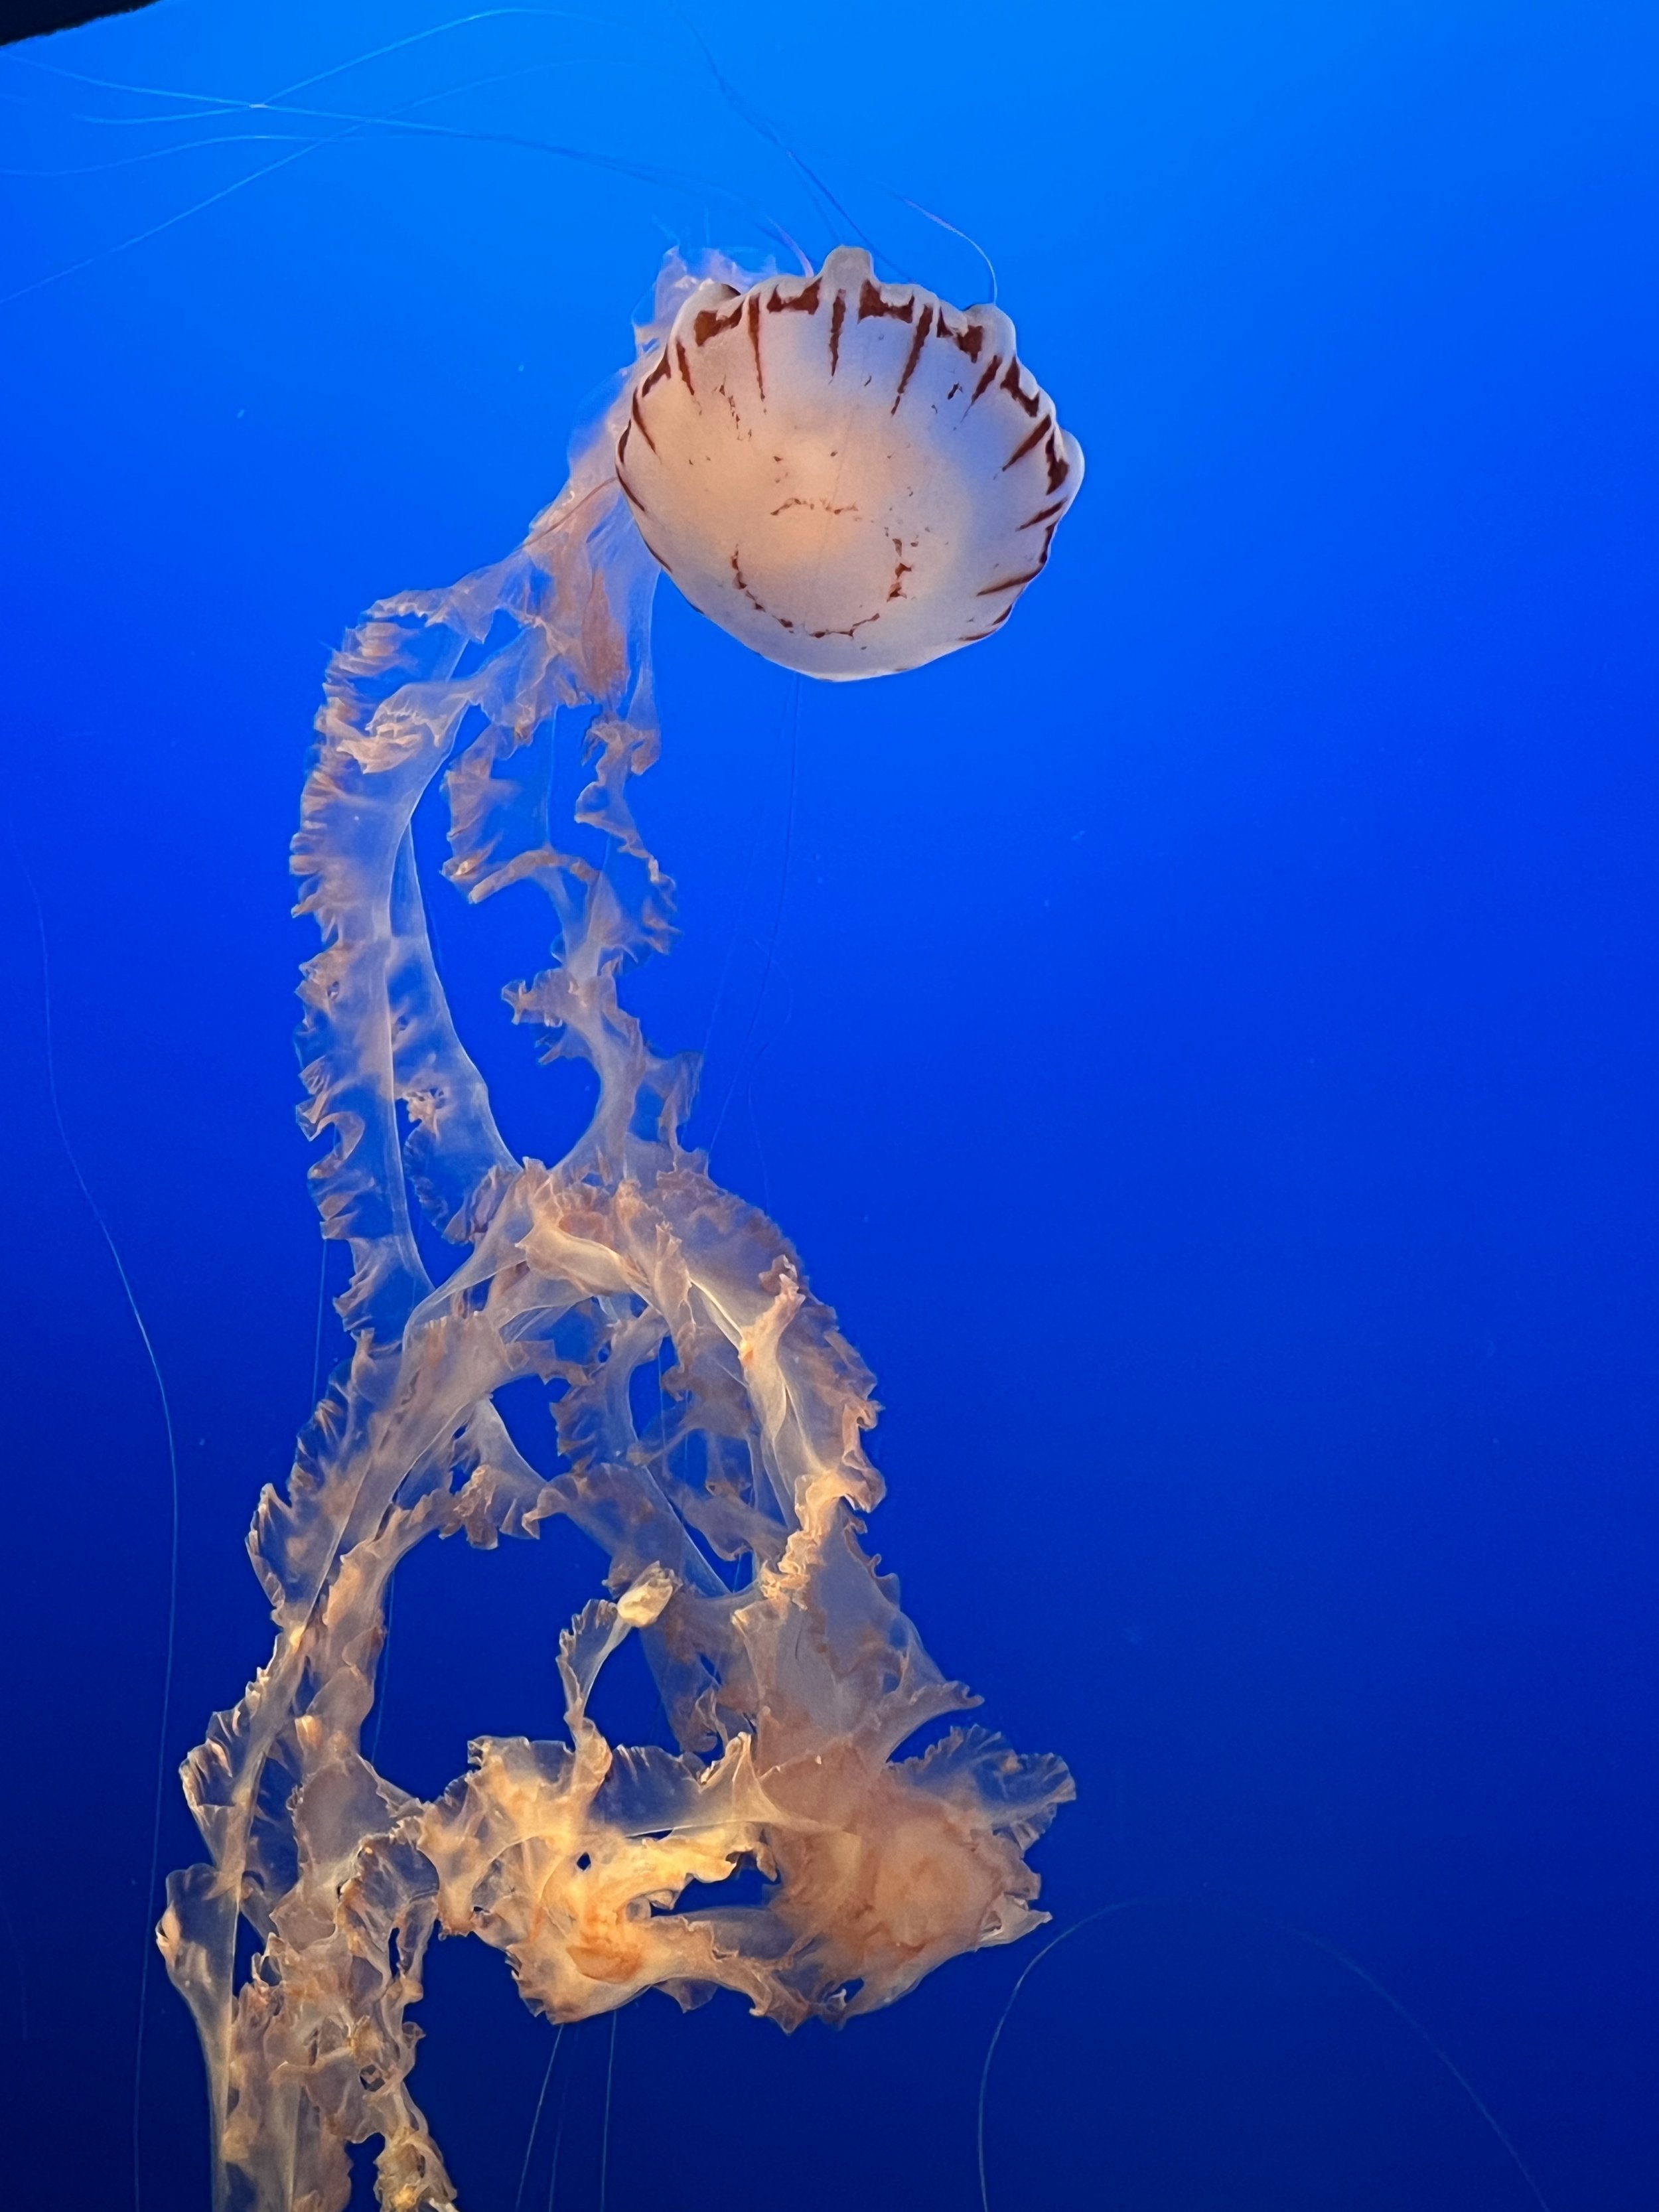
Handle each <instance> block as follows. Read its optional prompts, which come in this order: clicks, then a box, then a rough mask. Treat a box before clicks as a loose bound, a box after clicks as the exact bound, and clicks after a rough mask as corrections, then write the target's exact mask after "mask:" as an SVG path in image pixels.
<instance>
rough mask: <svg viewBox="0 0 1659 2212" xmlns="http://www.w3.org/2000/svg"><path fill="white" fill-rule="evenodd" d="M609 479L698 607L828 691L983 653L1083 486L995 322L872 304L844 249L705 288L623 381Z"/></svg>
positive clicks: (1068, 446)
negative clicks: (811, 271)
mask: <svg viewBox="0 0 1659 2212" xmlns="http://www.w3.org/2000/svg"><path fill="white" fill-rule="evenodd" d="M617 473H618V476H619V477H620V478H621V482H622V486H623V491H624V492H625V493H626V494H627V495H628V497H629V500H630V501H632V503H633V506H634V509H635V517H636V519H637V520H638V523H639V526H640V532H641V536H642V537H643V538H644V539H645V541H646V543H647V545H649V546H650V548H651V550H652V551H653V553H654V554H655V555H656V556H657V558H658V560H659V561H660V562H661V563H662V565H663V567H664V568H666V569H667V571H668V573H669V574H670V575H671V576H672V577H673V579H674V580H675V582H676V583H677V584H678V586H679V587H680V589H681V591H683V592H684V594H685V596H686V598H687V599H690V602H691V604H692V605H693V606H695V607H696V608H698V609H700V610H701V611H702V613H704V614H706V615H707V616H708V617H709V619H710V620H711V621H713V622H717V623H720V627H721V628H722V629H727V630H730V631H731V633H732V635H733V636H734V637H737V638H740V639H741V640H742V641H743V642H744V644H745V645H747V646H751V647H753V648H754V650H755V651H756V652H757V653H764V654H765V655H766V657H767V659H769V660H776V661H781V663H782V664H783V665H784V666H785V667H786V668H796V669H799V670H800V671H802V672H803V674H805V675H808V676H818V677H827V678H831V679H838V680H844V679H847V678H853V677H859V676H886V675H891V674H894V673H896V671H899V670H901V669H906V668H918V667H920V666H921V664H922V663H923V662H924V661H928V660H935V659H938V658H939V655H940V654H941V653H954V652H956V651H957V648H958V647H961V646H964V645H973V644H975V643H976V642H977V641H979V640H980V639H981V638H984V637H988V636H989V635H990V634H991V632H992V631H993V630H994V629H998V628H999V627H1000V625H1001V624H1002V623H1005V622H1006V620H1007V618H1008V616H1009V614H1010V612H1011V611H1012V608H1013V605H1014V602H1015V600H1016V599H1018V597H1019V594H1020V592H1022V591H1024V588H1025V586H1026V585H1027V584H1029V583H1030V582H1031V580H1032V579H1033V578H1034V577H1036V575H1037V574H1040V572H1041V570H1042V566H1043V563H1044V562H1046V561H1047V560H1048V549H1049V546H1050V545H1051V544H1053V542H1054V532H1055V531H1056V529H1057V528H1058V527H1059V525H1060V517H1061V516H1062V515H1063V514H1064V513H1065V512H1066V508H1067V507H1069V506H1070V505H1071V503H1072V501H1073V499H1074V498H1075V496H1076V495H1077V490H1078V487H1079V484H1080V483H1082V481H1083V454H1082V451H1081V449H1080V448H1079V446H1078V444H1077V441H1076V440H1075V439H1073V438H1070V437H1068V436H1067V435H1066V432H1065V431H1064V430H1062V429H1061V428H1060V425H1059V422H1058V421H1057V420H1056V417H1055V415H1054V403H1053V401H1052V400H1051V399H1050V398H1048V394H1047V393H1046V392H1043V391H1042V389H1041V387H1040V386H1038V385H1037V383H1036V380H1035V379H1034V378H1033V377H1032V376H1031V375H1030V374H1029V373H1028V371H1027V370H1026V369H1025V368H1024V367H1023V366H1022V365H1021V363H1020V362H1019V359H1018V356H1017V355H1016V353H1015V350H1014V331H1013V325H1012V323H1010V321H1009V320H1008V318H1007V317H1006V315H1005V314H1003V313H1000V311H999V310H998V309H997V308H995V307H969V308H966V309H963V308H957V307H949V306H947V305H946V304H945V301H942V300H939V299H936V298H935V297H934V296H933V294H932V293H931V292H925V291H923V290H921V288H920V287H919V286H917V285H914V284H902V285H893V284H878V283H877V282H876V281H875V276H874V274H873V272H872V269H871V265H870V257H869V255H868V254H867V253H863V252H859V251H857V250H856V249H855V248H854V247H851V246H840V247H838V248H837V249H836V252H833V253H831V254H830V255H829V258H827V259H826V260H825V262H824V264H823V268H822V269H821V270H819V271H818V273H817V275H816V276H769V277H766V278H764V279H763V280H762V282H761V283H757V284H754V285H751V286H750V288H749V289H747V290H745V291H741V292H740V291H738V290H736V289H734V288H733V287H732V286H731V285H729V284H724V283H717V282H710V283H704V284H702V285H700V286H699V287H698V289H696V291H695V292H693V293H692V294H691V295H690V298H689V299H687V300H686V301H685V302H684V305H683V306H682V307H681V308H680V310H679V313H678V314H677V315H676V317H675V319H674V323H673V327H672V328H671V330H670V331H669V333H668V337H667V341H666V343H665V345H664V346H663V347H662V349H661V350H660V351H659V352H658V353H656V354H655V355H653V356H652V357H651V358H649V359H648V360H647V361H646V362H644V363H643V364H642V366H641V370H640V372H639V373H638V374H637V376H636V379H635V390H634V394H633V398H632V402H631V404H630V406H629V412H628V417H627V420H626V421H625V422H624V423H623V428H622V434H621V436H620V438H619V440H618V441H617Z"/></svg>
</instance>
